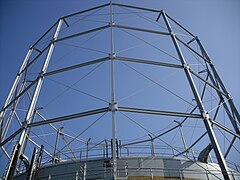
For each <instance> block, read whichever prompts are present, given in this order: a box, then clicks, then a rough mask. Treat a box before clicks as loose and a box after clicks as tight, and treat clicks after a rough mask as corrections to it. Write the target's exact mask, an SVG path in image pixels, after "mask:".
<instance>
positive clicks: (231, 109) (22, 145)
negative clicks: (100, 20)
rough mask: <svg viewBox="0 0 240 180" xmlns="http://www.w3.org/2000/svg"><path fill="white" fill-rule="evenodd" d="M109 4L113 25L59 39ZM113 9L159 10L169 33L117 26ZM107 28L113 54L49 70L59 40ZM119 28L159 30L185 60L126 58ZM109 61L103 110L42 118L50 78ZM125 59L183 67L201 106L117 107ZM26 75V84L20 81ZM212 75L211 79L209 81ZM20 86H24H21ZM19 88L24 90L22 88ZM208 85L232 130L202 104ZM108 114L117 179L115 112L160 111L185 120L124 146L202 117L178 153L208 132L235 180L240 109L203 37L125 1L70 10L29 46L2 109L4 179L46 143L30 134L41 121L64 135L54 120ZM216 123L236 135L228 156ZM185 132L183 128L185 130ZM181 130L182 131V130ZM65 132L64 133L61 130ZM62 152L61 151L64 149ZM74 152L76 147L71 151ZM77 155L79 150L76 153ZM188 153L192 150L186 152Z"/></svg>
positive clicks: (226, 176) (0, 139) (225, 171)
mask: <svg viewBox="0 0 240 180" xmlns="http://www.w3.org/2000/svg"><path fill="white" fill-rule="evenodd" d="M104 7H105V8H106V7H109V23H108V24H107V25H104V26H100V27H96V28H92V29H88V30H85V31H82V32H77V33H74V34H71V35H68V36H65V37H59V33H61V30H62V26H63V24H65V25H66V26H67V27H71V25H70V24H69V23H68V20H69V19H70V18H72V17H75V16H79V15H82V14H85V13H88V12H92V11H95V10H99V9H101V8H104ZM113 7H121V8H127V9H133V10H141V11H146V12H154V13H158V14H159V15H158V17H156V24H157V23H158V22H159V21H160V20H163V22H164V23H165V27H166V29H167V31H166V32H165V31H159V30H156V29H148V28H139V27H134V26H125V25H120V24H116V23H115V22H114V12H113ZM173 23H174V24H175V25H176V26H178V27H179V28H180V29H181V30H182V31H184V33H185V34H187V36H188V37H191V40H190V41H188V42H185V41H184V40H183V39H182V38H181V37H180V36H178V35H177V34H176V33H175V32H174V29H173V28H172V25H171V24H173ZM104 29H110V51H109V55H108V56H105V57H102V58H98V59H93V60H91V61H87V62H84V63H79V64H75V65H71V66H67V67H63V68H59V69H56V70H52V71H48V65H49V62H50V60H51V57H52V54H53V53H54V47H55V45H56V44H58V43H60V42H63V41H66V40H69V39H73V38H76V37H81V36H83V35H87V34H91V33H94V32H99V31H102V30H104ZM114 29H123V30H129V31H132V32H135V31H136V32H142V33H148V34H155V35H158V36H165V37H169V39H171V41H172V43H173V44H174V47H175V51H176V53H177V55H178V58H179V60H180V62H181V63H180V64H177V63H166V62H160V61H158V60H154V59H140V58H133V57H124V56H119V55H118V54H116V51H115V48H114V44H115V41H114ZM53 30H55V33H54V35H53V38H52V40H51V42H50V43H49V44H47V45H46V46H45V47H44V48H42V49H39V48H38V47H37V46H38V44H39V43H40V42H41V40H42V39H44V38H45V37H46V36H48V35H49V32H51V31H53ZM193 42H196V43H197V45H198V47H199V48H200V51H201V52H197V50H195V49H194V48H193V47H192V46H191V43H193ZM180 45H182V46H184V47H186V48H187V49H188V50H189V51H190V52H191V53H193V54H194V55H195V56H197V57H198V58H200V60H201V62H202V63H204V64H205V67H206V70H205V72H206V73H207V78H205V77H203V76H201V75H200V74H199V72H195V71H194V69H192V68H191V67H190V66H189V65H188V63H187V59H185V57H184V54H183V52H182V49H181V46H180ZM33 53H37V55H36V56H35V57H34V56H32V54H33ZM44 53H47V54H46V58H45V59H44V63H43V66H42V69H41V70H40V72H39V75H38V76H36V78H35V79H34V80H32V81H31V82H30V84H28V83H27V78H26V76H27V75H26V74H27V71H28V69H29V68H30V67H31V66H32V65H33V64H34V62H36V61H38V59H39V58H40V57H42V56H43V54H44ZM106 61H109V62H111V102H109V104H108V105H106V106H105V107H102V108H99V109H91V110H88V111H85V112H79V113H76V114H69V115H64V116H61V117H54V118H50V119H48V118H45V117H43V116H41V114H40V112H39V111H38V110H37V107H36V103H37V101H38V96H39V93H40V91H41V87H42V84H43V83H44V78H47V77H51V76H52V75H56V74H61V73H66V72H68V71H72V70H74V69H80V68H82V67H87V66H92V65H95V64H100V63H103V62H106ZM116 61H119V62H123V63H124V62H126V63H136V64H143V65H149V66H156V67H166V68H172V69H179V70H181V71H183V72H184V73H185V75H186V78H187V80H188V83H189V85H190V87H191V91H192V93H193V96H194V99H195V101H196V106H195V107H194V108H193V109H192V111H191V112H189V113H187V112H173V111H165V110H164V111H163V110H159V109H145V108H139V107H124V106H120V105H118V102H117V100H116V97H115V70H114V69H115V62H116ZM193 77H195V78H196V79H198V80H200V81H201V82H202V83H203V84H204V90H203V91H202V92H200V91H199V90H198V89H197V87H196V82H195V80H194V78H193ZM22 78H23V79H24V80H23V82H24V83H22V82H21V79H22ZM209 79H210V80H209ZM20 86H21V87H20ZM19 87H20V88H19ZM206 87H210V88H212V90H215V91H216V93H217V95H218V97H219V99H220V102H219V106H218V108H219V107H220V105H222V106H223V108H224V109H225V111H226V112H227V116H228V118H229V120H230V122H231V124H232V127H233V129H230V128H228V127H225V126H224V125H223V124H221V123H219V122H218V118H217V114H218V109H217V111H216V113H215V115H214V116H213V117H210V115H209V112H207V110H206V108H205V105H204V102H203V96H204V93H205V90H206ZM31 88H34V92H33V94H32V95H31V93H30V92H29V90H30V89H31ZM26 94H28V95H29V96H30V97H29V98H30V99H31V102H30V105H29V108H28V110H27V113H26V117H25V119H24V120H23V119H19V124H20V126H21V127H20V128H19V129H17V130H16V131H15V132H12V133H11V134H9V133H8V131H9V127H10V125H11V121H12V119H13V117H14V116H16V117H17V116H18V115H17V113H16V109H17V107H18V104H19V101H20V99H21V98H22V97H23V96H24V95H26ZM196 109H198V110H199V113H195V110H196ZM8 110H10V111H11V112H10V113H7V111H8ZM107 112H111V113H112V143H113V145H112V157H113V172H114V179H116V178H117V173H116V171H117V167H116V166H117V153H116V151H117V150H116V140H117V135H116V113H118V112H120V113H139V114H149V115H156V116H169V117H181V118H184V120H183V121H182V122H179V124H178V125H176V126H175V127H173V128H170V129H168V130H166V131H165V132H162V133H161V134H159V135H156V136H155V135H154V136H151V135H150V139H146V140H140V141H135V142H132V143H127V144H122V147H127V146H130V145H134V144H140V143H145V142H149V141H151V142H153V140H155V139H158V138H160V137H161V136H163V135H165V134H167V133H168V132H171V131H172V130H175V129H176V128H180V127H181V125H182V124H183V123H184V122H185V121H186V120H188V119H190V118H191V119H198V120H199V121H203V123H204V125H205V129H206V132H205V133H204V134H202V135H201V136H200V137H199V138H198V139H197V140H196V141H195V142H194V143H193V144H192V145H190V146H188V147H187V146H186V142H185V140H184V136H183V133H182V134H181V135H182V138H183V141H184V147H185V150H183V151H181V152H179V153H178V154H177V155H176V156H179V155H182V154H184V153H186V152H188V151H189V150H190V149H191V148H192V147H193V146H194V145H195V144H197V143H198V142H199V141H200V140H201V139H202V138H203V137H204V136H205V135H206V134H207V135H208V136H209V139H210V142H211V144H212V146H213V149H214V152H215V155H216V158H217V161H218V163H219V165H220V168H221V171H222V174H223V176H224V179H225V180H228V179H231V178H230V175H229V174H228V172H229V170H228V166H227V163H226V160H225V158H226V157H227V155H228V153H229V152H230V150H231V149H232V148H233V144H234V142H235V141H236V139H238V138H240V131H239V123H240V115H239V112H238V111H237V108H236V107H235V105H234V103H233V100H232V97H231V96H230V94H229V92H228V91H227V90H226V88H225V86H224V84H223V82H222V80H221V79H220V77H219V75H218V73H217V71H216V69H215V67H214V65H213V63H212V61H211V59H210V58H209V56H208V54H207V53H206V51H205V49H204V47H203V45H202V43H201V41H200V39H199V38H198V37H197V36H195V35H194V34H192V33H191V32H190V31H189V30H187V29H186V28H184V27H183V26H182V25H180V24H179V23H178V22H177V21H175V20H174V19H173V18H172V17H170V16H169V15H168V14H166V13H165V12H164V11H163V10H154V9H148V8H142V7H135V6H129V5H124V4H118V3H108V4H104V5H101V6H98V7H94V8H91V9H88V10H84V11H80V12H77V13H74V14H70V15H67V16H62V17H61V18H60V19H59V20H58V21H57V22H56V23H54V24H53V26H52V27H51V28H50V29H49V30H47V31H46V33H45V34H44V35H43V36H42V37H41V38H40V39H39V40H37V41H36V43H35V44H34V45H33V46H32V47H31V48H30V49H29V51H28V53H27V55H26V57H25V59H24V61H23V64H22V66H21V68H20V70H19V72H18V74H17V76H16V79H15V81H14V83H13V86H12V88H11V90H10V92H9V95H8V97H7V99H6V101H5V104H4V106H3V108H2V110H1V113H0V124H1V136H0V146H1V149H2V151H3V152H4V153H5V155H6V156H7V158H8V159H9V162H8V164H7V166H6V172H5V174H4V177H5V178H6V179H11V178H12V177H13V176H14V174H15V173H16V170H18V167H17V166H18V164H19V158H20V156H21V155H22V154H24V153H25V150H26V144H27V142H28V141H29V142H31V143H33V144H35V146H36V147H38V148H40V147H41V145H40V144H38V143H37V142H34V141H33V140H32V139H31V136H30V133H31V128H33V127H37V126H42V125H50V126H51V127H52V128H53V129H54V130H55V131H56V132H58V133H59V129H58V128H56V127H55V126H54V125H53V123H56V122H61V121H69V120H74V119H81V118H82V117H87V116H92V115H96V114H100V115H102V114H104V113H107ZM36 114H38V115H40V116H41V117H42V121H37V122H34V117H35V115H36ZM213 127H219V128H221V129H222V130H224V131H226V132H227V133H229V134H231V135H232V140H231V143H230V145H229V147H228V149H227V152H226V154H225V155H223V153H222V150H221V148H220V146H219V144H218V141H217V138H216V135H215V132H214V129H213ZM180 130H181V129H180ZM181 132H182V130H181ZM60 133H62V132H60ZM65 135H66V136H68V137H71V138H72V139H73V140H78V141H82V142H84V143H87V144H88V143H89V141H90V140H89V141H85V140H81V139H79V138H78V136H76V137H74V136H71V135H68V134H65ZM16 137H18V139H17V141H16V143H15V145H14V146H13V145H12V144H11V141H12V140H13V139H16ZM8 143H10V144H11V146H12V149H13V151H12V152H11V153H9V152H7V151H6V148H8V147H7V146H6V145H7V144H8ZM66 144H67V146H68V148H69V149H70V150H71V148H70V146H69V143H68V142H66ZM43 151H44V153H46V154H47V155H48V156H50V157H51V158H55V155H56V151H57V150H56V147H55V150H54V153H52V152H48V151H47V150H45V149H44V150H43ZM60 151H61V150H60ZM71 152H72V150H71ZM73 154H74V153H73ZM187 157H188V154H187Z"/></svg>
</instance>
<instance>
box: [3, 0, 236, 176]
mask: <svg viewBox="0 0 240 180" xmlns="http://www.w3.org/2000/svg"><path fill="white" fill-rule="evenodd" d="M143 22H144V23H143ZM143 24H144V26H143ZM70 93H72V94H70ZM0 115H1V120H0V123H1V142H0V144H1V158H2V159H3V162H6V163H5V164H6V171H5V172H2V173H3V174H4V176H6V177H12V176H13V175H14V174H15V173H16V172H17V173H19V172H21V171H22V170H21V169H22V168H24V166H23V164H22V162H21V161H20V160H19V158H20V156H21V154H27V155H28V156H30V154H31V153H32V148H33V147H34V146H36V147H38V148H40V147H41V145H43V144H45V148H44V154H45V156H48V158H46V159H45V162H44V163H55V160H56V159H58V160H59V161H61V159H69V160H74V159H76V158H79V157H78V156H79V155H76V153H75V152H74V151H76V152H77V153H78V154H79V153H80V152H81V153H85V156H87V157H86V158H88V156H90V155H92V156H94V153H93V154H91V153H90V150H96V151H97V153H96V154H98V153H99V151H101V150H102V149H104V148H106V144H107V145H108V146H109V147H110V146H111V145H110V144H111V139H112V146H111V147H112V152H111V156H112V157H113V164H114V166H113V167H115V166H116V161H117V156H119V154H118V153H117V149H118V148H119V147H121V148H122V149H124V148H126V149H131V145H138V144H140V145H142V144H143V145H149V142H154V143H155V146H157V145H159V146H160V147H167V148H168V150H169V149H170V150H173V151H175V153H173V154H171V155H170V156H172V157H175V156H183V157H184V158H189V159H191V160H195V157H194V155H189V154H190V153H189V152H190V151H193V150H194V149H199V151H200V150H202V149H203V148H205V146H207V145H208V144H209V143H210V144H212V146H213V150H214V155H215V156H216V162H217V163H219V165H220V167H221V171H222V173H223V176H224V178H225V179H229V174H228V165H227V157H228V156H230V155H231V156H235V155H236V154H237V155H238V156H239V150H238V148H237V147H236V146H239V137H240V134H239V133H240V132H239V122H240V116H239V113H238V111H237V108H236V107H235V105H234V102H233V100H232V97H231V96H230V94H229V92H228V91H227V89H226V88H225V86H224V84H223V82H222V80H221V78H220V77H219V75H218V73H217V71H216V69H215V67H214V65H213V62H212V60H211V59H210V58H209V56H208V54H207V52H206V51H205V49H204V47H203V45H202V43H201V41H200V39H199V37H197V36H195V35H194V34H193V33H191V32H190V31H189V30H187V29H186V28H185V27H183V26H182V25H180V24H179V23H178V22H177V21H176V20H174V19H173V18H172V17H170V16H169V15H168V14H167V13H165V12H164V11H163V10H153V9H147V8H142V7H135V6H128V5H123V4H117V3H109V4H105V5H101V6H98V7H95V8H91V9H88V10H84V11H81V12H77V13H74V14H71V15H68V16H62V17H61V18H59V20H58V21H57V22H56V23H54V25H53V26H51V28H50V29H49V30H47V31H46V33H44V34H43V36H42V37H41V38H40V39H39V40H37V41H36V43H35V44H34V45H33V46H32V47H30V49H29V51H28V53H27V55H26V58H25V59H24V62H23V64H22V67H21V69H20V70H19V73H18V74H17V76H16V80H15V82H14V84H13V86H12V89H11V91H10V93H9V96H8V98H7V100H6V102H5V104H4V107H3V108H2V111H1V114H0ZM109 119H110V121H109ZM98 124H99V126H100V127H99V128H97V127H98V126H97V125H98ZM124 124H125V125H124ZM150 125H152V126H150ZM61 127H64V128H61ZM129 128H131V129H129ZM65 129H66V130H65ZM202 130H204V133H203V134H202ZM65 131H66V132H65ZM94 131H99V132H98V135H97V136H96V135H95V136H96V137H92V136H94V133H93V132H94ZM126 131H127V132H126ZM131 131H132V132H131ZM133 131H134V132H133ZM53 133H55V135H54V137H49V138H48V140H46V138H45V137H48V136H49V135H48V134H53ZM149 135H150V136H149ZM218 137H220V138H218ZM221 138H224V139H225V140H224V144H222V142H221ZM179 139H182V140H181V141H179V142H178V143H177V144H176V146H174V145H172V142H176V141H177V140H179ZM118 140H121V144H120V145H119V144H118V145H117V144H116V142H118ZM200 142H201V143H200ZM204 142H205V143H204ZM54 144H55V145H54ZM85 146H87V147H85ZM117 146H118V147H117ZM149 146H150V145H149ZM79 147H81V148H79ZM151 147H153V145H152V146H151ZM167 148H166V149H167ZM159 149H160V150H159V154H160V155H161V153H162V154H164V153H165V152H166V149H164V150H162V151H161V148H159ZM155 152H156V150H155ZM81 153H80V154H81ZM105 153H106V150H105ZM151 155H153V151H151ZM81 156H82V155H81ZM236 166H239V164H236ZM113 172H114V176H115V177H116V176H117V174H116V172H115V170H114V168H113Z"/></svg>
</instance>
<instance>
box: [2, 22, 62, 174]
mask: <svg viewBox="0 0 240 180" xmlns="http://www.w3.org/2000/svg"><path fill="white" fill-rule="evenodd" d="M62 21H63V20H62V19H61V18H60V19H59V22H58V25H57V29H56V31H55V34H54V36H53V41H52V43H51V45H50V47H49V51H48V54H47V57H46V59H45V61H44V64H43V67H42V71H41V74H40V75H39V76H40V78H39V79H38V82H37V85H36V87H35V91H34V94H33V98H32V101H31V103H30V106H29V108H28V112H27V115H26V118H25V122H24V123H23V126H22V129H23V130H22V133H21V135H20V138H19V141H18V143H17V144H16V146H15V148H14V151H13V153H12V157H11V160H10V162H9V165H8V167H7V171H6V174H5V178H6V179H12V178H13V175H14V172H15V169H16V166H17V161H18V159H19V156H20V155H21V151H22V147H23V144H24V142H25V140H26V135H27V124H29V123H30V121H31V117H32V115H33V112H34V109H35V106H36V103H37V99H38V95H39V93H40V89H41V87H42V83H43V74H44V73H45V72H46V71H47V67H48V64H49V61H50V59H51V56H52V53H53V49H54V45H55V40H56V39H57V37H58V34H59V32H60V29H61V26H62Z"/></svg>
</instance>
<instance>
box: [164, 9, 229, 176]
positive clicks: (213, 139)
mask: <svg viewBox="0 0 240 180" xmlns="http://www.w3.org/2000/svg"><path fill="white" fill-rule="evenodd" d="M162 15H163V18H164V21H165V23H166V26H167V28H168V31H169V32H170V33H171V38H172V41H173V43H174V46H175V48H176V51H177V53H178V56H179V58H180V60H181V63H182V65H183V66H184V72H185V74H186V76H187V79H188V82H189V84H190V86H191V89H192V92H193V94H194V97H195V100H196V102H197V105H198V108H199V111H200V113H201V114H202V118H203V122H204V124H205V127H206V130H207V132H208V136H209V138H210V141H211V143H212V145H213V148H214V152H215V154H216V156H217V160H218V163H219V165H220V168H221V170H222V174H223V177H224V179H225V180H230V177H229V175H228V167H227V164H226V161H225V159H224V157H223V154H222V152H221V149H220V146H219V144H218V142H217V138H216V136H215V133H214V131H213V128H212V126H211V122H210V121H209V119H210V117H209V115H208V113H207V111H206V110H205V108H204V105H203V103H202V100H201V98H200V96H199V93H198V90H197V88H196V85H195V83H194V81H193V78H192V75H191V73H190V70H189V66H188V64H187V63H186V60H185V58H184V56H183V54H182V51H181V49H180V46H179V44H178V42H177V39H176V35H175V33H174V32H173V30H172V28H171V25H170V23H169V21H168V18H167V16H166V14H165V12H164V11H162Z"/></svg>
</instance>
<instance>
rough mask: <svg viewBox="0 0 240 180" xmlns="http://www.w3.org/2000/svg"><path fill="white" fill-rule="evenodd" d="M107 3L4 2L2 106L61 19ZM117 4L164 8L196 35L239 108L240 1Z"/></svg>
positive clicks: (1, 6) (0, 44) (174, 0)
mask: <svg viewBox="0 0 240 180" xmlns="http://www.w3.org/2000/svg"><path fill="white" fill-rule="evenodd" d="M106 2H108V1H97V0H90V1H75V0H70V1H68V2H66V1H63V0H59V1H47V0H43V1H36V0H33V1H30V0H23V1H17V0H10V1H1V2H0V22H1V26H0V27H1V31H0V37H1V42H0V68H1V71H0V73H1V74H0V75H1V76H0V85H1V90H0V99H1V101H0V105H1V106H2V105H3V102H4V99H5V98H6V96H7V93H8V92H9V90H10V87H11V85H12V82H13V81H14V78H15V75H16V72H17V71H18V69H19V68H20V64H21V63H22V60H23V58H24V56H25V54H26V52H27V49H28V48H29V47H30V46H31V45H32V44H33V43H34V42H35V41H36V39H37V38H38V37H39V36H40V35H41V34H43V32H45V30H46V29H47V28H49V27H50V26H51V25H52V24H53V23H54V22H55V20H56V19H57V18H59V17H60V16H61V15H67V14H70V13H72V12H76V11H79V10H81V9H85V8H89V7H92V6H95V5H98V4H104V3H106ZM116 2H121V3H128V4H133V5H139V6H146V7H149V8H156V9H165V11H166V12H167V13H168V14H170V15H171V16H172V17H174V18H175V19H176V20H178V21H179V22H180V23H182V24H183V25H184V26H185V27H187V28H188V29H190V30H191V31H192V32H193V33H195V34H197V35H198V36H199V37H200V38H201V40H202V42H203V43H204V46H205V48H206V49H207V51H208V53H209V55H210V57H211V58H212V60H213V62H214V64H215V65H216V67H217V69H218V71H219V74H220V75H221V77H222V79H223V81H224V83H225V84H226V87H227V88H228V90H229V92H230V93H231V94H232V96H233V98H234V99H235V103H236V104H237V106H238V107H239V106H240V96H239V90H240V80H239V77H240V71H239V68H240V51H239V49H240V41H239V40H240V33H239V32H240V21H239V17H240V2H239V1H238V0H232V1H226V0H212V1H208V0H202V1H195V0H194V1H191V0H180V1H179V0H170V1H169V0H163V1H157V0H152V1H147V0H145V1H144V0H138V1H124V0H123V1H116ZM136 2H137V3H136Z"/></svg>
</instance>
